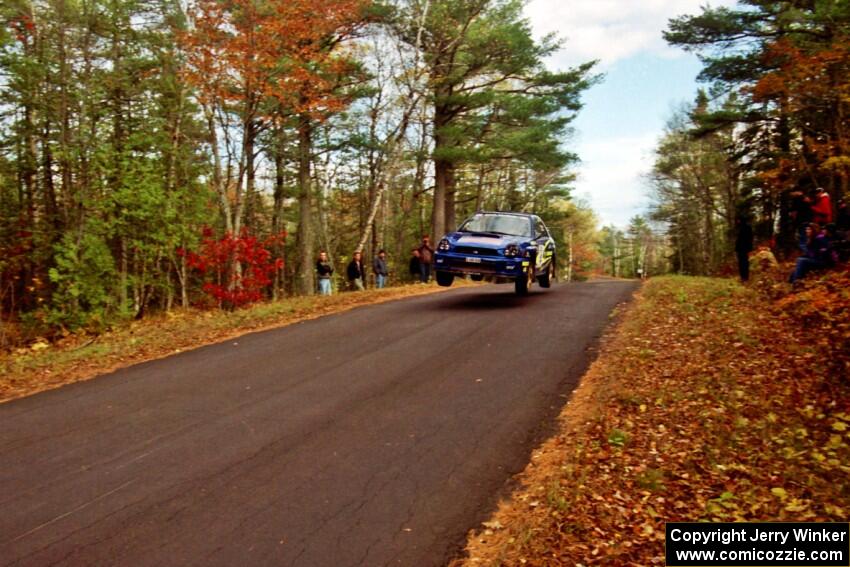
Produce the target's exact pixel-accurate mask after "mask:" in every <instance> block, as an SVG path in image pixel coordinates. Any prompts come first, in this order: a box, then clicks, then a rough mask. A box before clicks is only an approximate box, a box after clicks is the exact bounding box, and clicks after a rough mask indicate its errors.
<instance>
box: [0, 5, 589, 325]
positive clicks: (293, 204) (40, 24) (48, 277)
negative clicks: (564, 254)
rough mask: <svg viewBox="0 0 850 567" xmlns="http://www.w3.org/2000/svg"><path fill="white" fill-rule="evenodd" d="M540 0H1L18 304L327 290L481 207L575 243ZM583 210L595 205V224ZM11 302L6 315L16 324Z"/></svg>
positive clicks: (103, 311)
mask: <svg viewBox="0 0 850 567" xmlns="http://www.w3.org/2000/svg"><path fill="white" fill-rule="evenodd" d="M522 7H523V3H522V2H521V1H520V0H393V1H387V2H376V1H371V2H370V1H369V0H191V1H189V2H188V3H184V2H180V1H174V0H86V1H79V0H10V1H9V2H4V3H3V4H2V8H0V19H2V21H3V24H4V26H3V27H2V29H0V124H1V125H2V127H0V307H1V309H0V315H2V321H6V322H8V321H14V322H16V323H18V324H20V325H19V326H20V327H21V328H25V329H29V331H28V332H29V333H40V334H41V335H42V336H48V335H49V334H50V333H55V332H58V331H62V330H66V329H68V330H73V329H77V328H96V327H102V326H104V325H108V324H110V322H112V321H115V320H117V319H121V318H132V317H136V318H139V317H142V316H144V314H145V313H147V312H149V311H152V310H167V309H170V308H172V307H176V306H188V305H192V304H206V305H211V306H214V305H219V306H222V307H226V308H230V307H234V306H238V305H240V304H243V303H246V302H249V301H253V300H256V299H258V298H261V297H268V298H277V297H281V296H284V295H288V294H311V293H313V292H314V289H315V285H316V283H315V279H314V265H315V259H316V256H317V252H318V250H319V249H324V250H327V251H328V253H329V256H330V258H331V261H332V262H333V263H334V264H335V265H336V267H337V272H339V271H340V269H339V268H341V267H344V264H343V262H344V261H346V260H347V259H348V258H350V256H351V253H352V252H353V250H355V249H363V250H364V252H365V256H366V260H367V261H368V260H369V259H370V258H371V257H372V255H373V254H374V253H375V252H376V250H377V249H379V248H385V249H386V250H387V251H388V253H389V258H390V263H391V267H392V269H393V270H394V272H395V274H397V275H400V274H402V273H403V272H404V267H405V265H406V262H407V259H408V257H409V251H410V249H411V248H412V247H413V246H414V245H415V244H416V243H417V242H418V241H419V239H420V238H421V236H422V235H423V234H425V233H430V234H431V235H433V236H432V237H434V238H439V236H440V235H441V234H442V233H443V232H444V231H445V230H446V229H447V228H448V227H453V226H455V225H456V223H457V222H458V221H459V220H462V219H463V218H464V217H465V216H466V215H468V214H469V213H471V212H472V211H475V210H477V209H481V208H488V209H502V210H532V209H533V210H535V211H536V212H538V213H540V214H541V215H542V216H543V217H544V218H545V219H546V220H547V221H548V222H549V223H550V225H551V226H552V227H553V228H555V231H554V232H555V233H556V237H557V238H558V239H559V240H560V241H561V242H560V244H562V245H564V246H567V245H568V244H569V243H568V242H567V239H569V238H571V237H572V235H573V231H572V229H570V226H569V225H570V222H571V221H572V215H574V214H575V212H576V209H575V208H574V207H573V208H570V206H569V183H570V181H571V180H572V176H571V173H570V166H571V165H572V164H573V163H574V162H575V161H576V159H577V158H576V156H575V155H573V154H571V153H570V152H569V151H567V150H566V149H565V147H564V143H563V142H564V139H565V134H566V133H567V132H568V127H569V124H570V122H571V120H572V119H573V118H574V116H575V114H576V112H578V110H579V108H580V95H581V93H582V91H584V90H585V89H587V88H588V87H589V86H590V85H591V84H592V83H593V82H594V81H595V80H596V77H595V76H594V75H593V63H592V62H589V63H587V64H584V65H581V66H578V67H576V68H573V69H568V70H566V71H563V72H552V71H549V70H547V69H546V67H545V66H544V63H543V61H544V59H545V58H546V57H547V56H548V55H549V54H551V53H553V52H554V51H555V50H557V49H558V48H559V46H560V43H559V40H558V39H557V38H555V37H546V38H543V39H542V40H535V39H534V38H533V36H532V33H531V29H530V26H529V24H528V22H527V21H526V20H525V19H524V18H523V16H522ZM579 224H580V223H579ZM2 321H0V323H2Z"/></svg>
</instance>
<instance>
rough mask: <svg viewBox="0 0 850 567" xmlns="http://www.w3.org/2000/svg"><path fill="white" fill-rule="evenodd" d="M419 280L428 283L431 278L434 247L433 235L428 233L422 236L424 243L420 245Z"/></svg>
mask: <svg viewBox="0 0 850 567" xmlns="http://www.w3.org/2000/svg"><path fill="white" fill-rule="evenodd" d="M418 250H419V281H421V282H422V283H428V281H429V280H430V279H431V264H433V263H434V249H433V248H431V237H430V236H428V235H427V234H425V235H423V236H422V244H420V245H419V248H418Z"/></svg>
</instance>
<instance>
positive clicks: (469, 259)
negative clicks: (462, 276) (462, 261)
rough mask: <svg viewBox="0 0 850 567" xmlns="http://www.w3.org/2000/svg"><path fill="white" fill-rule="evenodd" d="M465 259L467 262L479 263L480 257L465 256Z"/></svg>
mask: <svg viewBox="0 0 850 567" xmlns="http://www.w3.org/2000/svg"><path fill="white" fill-rule="evenodd" d="M466 261H467V262H468V263H469V264H480V263H481V258H467V259H466Z"/></svg>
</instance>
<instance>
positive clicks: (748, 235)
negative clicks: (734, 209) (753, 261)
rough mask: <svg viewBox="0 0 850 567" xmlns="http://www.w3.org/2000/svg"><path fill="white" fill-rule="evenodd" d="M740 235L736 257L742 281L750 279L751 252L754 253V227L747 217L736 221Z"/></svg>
mask: <svg viewBox="0 0 850 567" xmlns="http://www.w3.org/2000/svg"><path fill="white" fill-rule="evenodd" d="M735 225H736V227H737V229H738V234H737V236H736V237H735V255H736V256H737V257H738V274H739V275H740V276H741V281H742V282H745V281H747V280H749V279H750V252H752V251H753V227H752V226H750V220H749V219H748V218H747V217H745V216H740V217H738V218H736V219H735Z"/></svg>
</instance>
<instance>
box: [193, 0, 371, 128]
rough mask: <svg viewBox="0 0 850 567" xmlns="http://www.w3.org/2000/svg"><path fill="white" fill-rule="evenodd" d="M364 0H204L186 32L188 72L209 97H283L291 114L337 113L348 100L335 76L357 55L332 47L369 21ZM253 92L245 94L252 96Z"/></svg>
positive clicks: (255, 102)
mask: <svg viewBox="0 0 850 567" xmlns="http://www.w3.org/2000/svg"><path fill="white" fill-rule="evenodd" d="M368 5H369V2H368V1H366V0H322V1H316V0H272V1H269V2H262V3H258V2H254V1H253V0H228V1H226V2H222V1H219V0H198V1H197V2H196V3H195V7H196V10H197V12H196V16H195V25H194V27H193V28H192V29H191V31H189V32H186V33H184V34H182V35H181V36H180V39H181V43H182V44H183V47H184V49H185V50H186V53H187V55H188V63H189V66H188V69H187V71H186V76H187V78H188V79H189V81H190V83H192V84H193V85H195V86H197V87H199V89H200V93H201V94H200V96H201V99H202V100H203V101H206V102H211V101H212V100H224V101H230V102H239V103H245V102H247V103H248V104H249V105H258V104H260V103H261V102H262V101H263V100H264V99H267V98H271V99H275V100H277V101H278V102H279V103H280V104H281V105H282V106H283V107H284V108H286V109H288V111H289V112H291V113H293V114H304V113H306V114H315V115H318V116H321V115H323V114H324V113H326V112H333V111H336V110H339V109H341V108H342V107H344V106H345V104H346V103H347V101H346V100H345V99H344V98H343V97H341V96H338V95H339V93H338V91H336V90H335V89H334V88H333V82H334V81H335V80H337V78H338V77H340V76H341V75H344V74H345V73H346V72H347V71H348V70H349V69H350V67H351V66H352V64H353V63H352V60H351V59H349V58H347V57H345V56H343V54H341V53H340V52H339V51H337V50H335V49H333V48H334V47H335V45H334V43H335V41H338V40H339V39H341V38H343V37H347V36H350V35H351V34H352V33H354V31H355V30H356V29H358V28H359V27H361V26H362V25H363V24H364V23H365V20H364V18H363V12H364V11H365V10H366V7H367V6H368ZM246 99H247V100H246Z"/></svg>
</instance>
